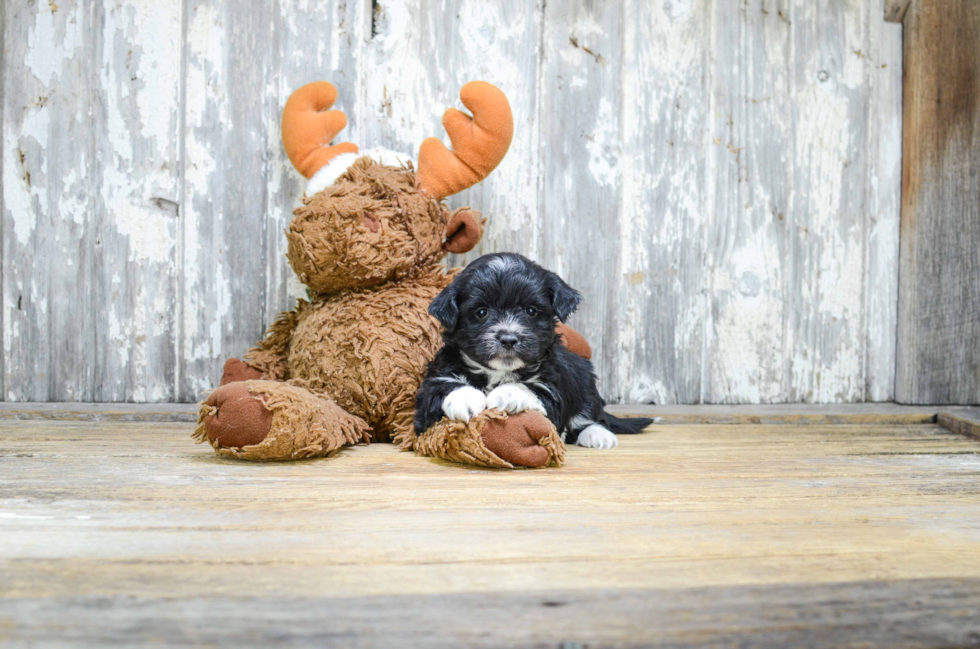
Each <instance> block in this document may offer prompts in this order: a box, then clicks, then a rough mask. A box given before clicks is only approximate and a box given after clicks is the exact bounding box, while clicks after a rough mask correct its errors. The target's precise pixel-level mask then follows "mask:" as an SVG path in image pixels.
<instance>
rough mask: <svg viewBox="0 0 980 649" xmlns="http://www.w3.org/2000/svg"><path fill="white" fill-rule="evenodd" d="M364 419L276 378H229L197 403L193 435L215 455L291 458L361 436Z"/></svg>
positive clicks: (319, 453)
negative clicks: (204, 400)
mask: <svg viewBox="0 0 980 649" xmlns="http://www.w3.org/2000/svg"><path fill="white" fill-rule="evenodd" d="M369 436H370V427H369V426H368V425H367V423H366V422H365V421H364V420H362V419H360V418H359V417H355V416H354V415H351V414H350V413H348V412H346V411H345V410H343V409H342V408H341V407H340V406H338V405H337V404H336V403H334V402H333V401H332V400H330V399H328V398H326V397H322V396H319V395H317V394H314V393H312V392H310V391H309V390H306V389H305V388H302V387H298V386H295V385H290V384H288V383H279V382H276V381H245V382H239V383H229V384H228V385H226V386H222V387H220V388H218V389H217V390H215V391H214V392H212V393H211V395H210V396H209V397H208V400H207V401H206V402H204V403H203V404H201V411H200V414H199V415H198V427H197V429H196V430H195V431H194V437H195V438H197V440H198V442H203V441H205V440H207V441H208V442H210V443H211V446H212V447H214V450H215V452H217V453H218V455H223V456H226V457H234V458H239V459H243V460H296V459H300V458H307V457H323V456H326V455H331V454H333V453H334V452H336V451H337V450H338V449H340V448H341V447H343V446H346V445H348V444H356V443H358V442H362V441H367V440H368V439H369Z"/></svg>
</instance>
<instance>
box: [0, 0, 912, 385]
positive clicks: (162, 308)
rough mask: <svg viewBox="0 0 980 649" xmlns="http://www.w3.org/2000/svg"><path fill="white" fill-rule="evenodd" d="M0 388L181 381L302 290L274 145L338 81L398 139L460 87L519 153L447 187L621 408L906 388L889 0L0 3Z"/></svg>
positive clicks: (420, 131)
mask: <svg viewBox="0 0 980 649" xmlns="http://www.w3.org/2000/svg"><path fill="white" fill-rule="evenodd" d="M2 11H3V52H4V59H3V70H4V82H3V129H4V140H3V146H4V150H3V158H2V161H3V184H2V192H3V196H2V198H3V219H2V227H3V234H4V236H3V281H2V290H3V310H2V329H3V350H2V352H3V354H2V372H3V395H2V396H3V399H5V400H11V401H13V400H37V401H48V400H65V401H73V400H82V401H168V400H178V401H193V400H195V399H197V398H198V397H199V396H200V394H201V392H202V391H203V390H205V389H207V388H210V387H212V386H213V385H214V383H215V381H216V380H217V378H218V376H219V372H220V366H221V363H222V362H223V360H224V359H225V358H226V357H227V356H229V355H236V354H240V353H241V352H242V351H243V350H244V349H245V348H246V347H248V346H249V345H250V344H252V343H253V342H254V341H255V340H256V339H258V338H259V337H260V336H261V335H262V333H263V330H264V327H265V326H266V325H267V324H268V323H269V322H270V321H271V320H272V318H273V317H274V315H275V313H276V312H277V311H279V310H281V309H283V308H286V307H288V306H289V305H290V304H291V301H292V299H293V298H294V297H295V296H298V295H301V294H302V287H301V286H299V285H297V283H296V281H295V279H294V278H293V277H292V274H291V272H290V270H289V268H288V266H287V265H286V263H285V261H284V257H283V253H284V243H285V242H284V238H283V236H282V230H283V228H284V227H285V226H286V224H287V223H288V221H289V218H290V212H291V210H292V208H293V207H294V206H295V204H296V203H297V199H298V197H299V195H300V193H301V191H302V183H301V182H300V178H299V176H298V175H297V174H296V173H295V172H294V171H293V170H291V169H290V168H289V167H288V164H287V162H286V160H285V156H284V154H283V152H282V149H281V146H280V142H279V136H278V115H279V111H280V110H281V107H282V105H283V103H284V102H285V99H286V97H287V96H288V95H289V93H290V92H291V91H292V90H293V89H294V88H296V87H298V86H299V85H301V84H303V83H306V82H309V81H312V80H316V79H329V80H331V81H333V82H334V83H335V84H336V85H337V86H338V88H339V89H340V93H341V98H340V104H341V108H343V109H344V110H345V111H346V112H347V115H348V119H349V126H348V129H347V131H346V133H345V134H344V137H345V138H346V139H349V140H351V141H353V142H357V143H359V144H361V145H362V146H373V145H379V144H380V145H384V146H388V147H391V148H395V149H400V150H405V151H415V150H416V148H417V146H418V144H419V143H420V142H421V140H422V139H423V138H424V137H425V136H427V135H433V134H434V135H438V136H442V135H443V133H442V130H441V126H440V123H439V118H440V115H441V112H442V110H443V109H444V107H446V106H451V105H458V100H457V99H456V93H457V91H458V89H459V87H460V86H461V85H462V84H463V83H464V82H465V81H467V80H469V79H474V78H480V79H486V80H489V81H492V82H494V83H496V84H498V85H499V86H501V87H502V88H504V89H505V90H506V92H507V93H508V95H509V97H510V98H511V101H512V104H513V107H514V115H515V121H516V137H515V142H514V145H513V147H512V149H511V151H510V153H509V155H508V157H507V159H506V160H505V161H504V162H503V164H502V165H501V166H500V168H499V169H498V170H497V171H496V172H494V174H493V175H492V176H491V177H490V178H489V179H488V180H487V181H486V182H485V183H483V184H482V185H481V186H478V187H476V188H473V189H471V190H469V191H468V192H465V193H464V194H462V195H460V196H457V197H455V198H453V199H451V203H452V204H453V205H461V204H471V205H473V206H476V207H479V208H480V209H481V210H483V212H484V213H485V214H486V215H487V216H488V217H489V218H490V222H489V227H488V230H487V233H486V236H485V237H484V240H483V242H482V244H481V246H480V247H479V248H478V249H477V250H475V251H473V252H472V253H470V254H469V255H466V256H465V257H464V258H454V259H453V260H452V261H453V263H462V262H464V261H466V260H468V259H471V258H473V257H475V256H476V255H478V254H481V253H484V252H489V251H494V250H515V251H519V252H523V253H524V254H527V255H529V256H531V257H533V258H535V259H538V260H540V261H541V262H542V263H544V264H546V265H548V266H550V267H552V268H553V269H555V270H556V271H558V272H560V273H562V274H563V275H564V276H565V277H566V278H567V279H568V280H569V281H570V282H571V283H572V284H573V285H574V286H576V287H577V288H579V289H580V290H582V292H583V293H584V294H585V303H584V305H583V307H582V308H581V310H580V312H579V313H578V314H576V315H575V316H574V319H573V323H572V324H573V325H574V326H576V327H577V328H579V329H581V330H582V331H583V333H585V335H586V336H587V337H588V338H589V340H590V341H591V342H592V345H593V348H594V350H595V360H596V370H597V373H598V375H599V377H600V381H601V384H602V388H603V392H604V393H605V394H606V395H608V397H609V398H610V400H612V401H618V402H634V403H639V402H656V403H742V402H750V403H759V402H762V403H766V402H796V401H805V402H849V401H864V400H874V401H881V400H889V399H891V398H893V396H894V383H895V344H896V318H897V315H896V314H897V299H898V298H897V291H898V247H899V246H898V232H899V203H900V182H901V179H900V174H901V109H902V105H901V67H902V65H901V57H902V41H901V27H900V26H899V25H894V24H889V23H886V22H885V21H884V20H883V16H884V12H885V2H884V0H866V1H859V0H833V1H828V2H820V3H815V2H803V1H801V0H795V1H794V0H744V1H742V2H729V1H727V0H657V1H656V2H649V1H648V0H626V1H624V2H594V1H591V0H549V1H548V2H547V3H545V2H544V1H543V0H504V1H501V2H496V1H494V2H491V1H489V0H481V1H474V0H466V1H463V2H458V3H446V2H442V1H436V0H399V1H395V0H378V1H376V2H373V3H372V2H371V1H370V0H356V1H355V0H346V1H344V0H332V1H329V2H328V1H324V2H313V1H311V0H274V1H259V0H249V1H247V2H246V1H240V0H239V1H235V2H232V1H231V0H225V1H221V2H217V1H212V2H203V1H200V0H184V1H183V2H181V3H177V2H173V3H166V2H165V3H161V2H152V1H150V0H119V1H117V2H115V3H111V4H110V3H101V2H95V1H93V0H86V1H81V2H74V1H71V0H61V1H60V2H47V1H46V0H34V1H28V0H17V1H12V2H5V3H3V9H2Z"/></svg>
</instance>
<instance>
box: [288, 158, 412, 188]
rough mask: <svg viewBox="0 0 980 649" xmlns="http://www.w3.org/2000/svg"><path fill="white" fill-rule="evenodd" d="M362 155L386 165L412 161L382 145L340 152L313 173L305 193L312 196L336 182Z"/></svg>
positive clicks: (400, 164)
mask: <svg viewBox="0 0 980 649" xmlns="http://www.w3.org/2000/svg"><path fill="white" fill-rule="evenodd" d="M364 156H368V157H369V158H371V159H372V160H374V161H375V162H377V163H378V164H382V165H385V166H386V167H404V166H405V165H407V164H408V163H409V162H413V160H412V156H409V155H405V154H403V153H397V152H395V151H391V150H389V149H384V148H382V147H375V148H373V149H369V150H367V151H360V152H359V153H341V154H340V155H336V156H334V157H333V158H332V159H331V160H330V162H328V163H327V164H326V166H324V167H321V168H320V170H319V171H317V172H316V173H315V174H313V176H312V177H311V178H310V180H309V182H308V183H307V184H306V195H307V196H313V195H314V194H318V193H320V192H322V191H323V190H324V189H326V188H327V187H329V186H330V185H332V184H334V183H335V182H337V179H338V178H340V177H341V176H342V175H344V173H345V172H346V171H347V170H348V169H350V166H351V165H352V164H354V163H355V162H356V161H357V160H358V159H360V158H363V157H364Z"/></svg>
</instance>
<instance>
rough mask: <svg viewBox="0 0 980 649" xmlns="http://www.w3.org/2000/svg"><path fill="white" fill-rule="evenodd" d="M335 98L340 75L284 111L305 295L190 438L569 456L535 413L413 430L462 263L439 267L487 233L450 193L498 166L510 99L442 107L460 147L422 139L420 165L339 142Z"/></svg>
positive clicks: (291, 450)
mask: <svg viewBox="0 0 980 649" xmlns="http://www.w3.org/2000/svg"><path fill="white" fill-rule="evenodd" d="M336 99H337V91H336V89H335V88H334V87H333V85H331V84H330V83H327V82H318V83H311V84H309V85H306V86H304V87H302V88H300V89H299V90H297V91H296V92H295V93H293V95H292V96H291V97H290V98H289V100H288V101H287V102H286V106H285V108H284V110H283V115H282V140H283V145H284V147H285V149H286V153H287V154H288V155H289V159H290V160H291V161H292V163H293V165H294V166H295V167H296V169H297V170H298V171H299V172H300V173H301V174H303V175H304V176H305V177H306V178H308V179H309V182H308V185H307V188H306V195H305V197H304V198H303V204H302V206H300V207H298V208H297V209H296V210H295V211H294V213H293V214H294V216H293V220H292V222H291V223H290V224H289V229H288V230H287V231H286V237H287V239H288V242H289V247H288V252H287V255H286V256H287V258H288V259H289V263H290V265H291V266H292V268H293V270H294V271H295V272H296V274H297V276H298V277H299V279H300V281H302V282H303V283H304V284H305V285H306V286H307V288H308V292H309V298H310V299H309V300H308V301H307V300H299V301H298V303H297V306H296V308H295V309H293V310H292V311H287V312H285V313H282V314H280V315H279V317H278V318H277V319H276V321H275V322H274V323H273V324H272V326H271V327H269V330H268V332H267V333H266V336H265V338H264V339H263V340H262V341H260V342H259V344H258V346H256V347H254V348H252V349H251V350H250V351H249V352H248V353H247V354H245V357H244V360H239V359H237V358H231V359H229V360H228V361H227V363H225V367H224V375H223V376H222V378H221V383H220V387H219V388H217V389H216V390H214V391H213V392H212V393H211V394H210V395H209V396H208V397H207V400H206V401H205V402H204V403H202V405H201V411H200V415H199V418H198V426H197V428H196V430H195V431H194V437H195V438H196V439H197V441H198V442H203V441H205V440H207V441H208V442H210V444H211V445H212V446H213V447H214V449H215V451H216V452H217V453H218V454H219V455H222V456H225V457H233V458H241V459H245V460H291V459H299V458H309V457H323V456H329V455H332V454H334V453H336V452H337V451H338V450H339V449H341V448H343V447H344V446H347V445H351V444H360V443H369V442H385V441H391V442H393V443H395V444H397V445H398V446H399V447H400V448H402V449H406V450H408V449H414V450H415V451H416V452H417V453H418V454H419V455H422V456H434V457H440V458H443V459H446V460H450V461H454V462H462V463H466V464H473V465H479V466H488V467H514V466H524V467H541V466H558V465H561V463H562V462H563V457H564V451H565V449H564V445H563V444H562V441H561V439H560V438H559V436H558V434H557V432H556V431H555V427H554V426H553V425H552V424H551V422H550V421H549V420H548V419H546V418H545V417H544V416H543V415H541V414H540V413H538V412H523V413H518V414H511V415H509V416H508V415H507V414H506V413H503V412H500V411H497V410H487V411H484V412H483V413H481V414H479V415H477V416H476V417H473V418H472V419H470V421H468V422H461V421H454V420H449V419H446V418H444V419H443V420H441V421H440V422H438V423H437V424H435V425H434V426H433V427H432V428H430V429H429V430H427V431H426V432H425V433H424V434H422V435H416V433H415V430H414V428H413V424H412V417H413V412H414V402H415V394H416V391H417V390H418V387H419V385H420V383H421V380H422V377H423V375H424V373H425V370H426V367H427V365H428V363H429V361H430V360H431V359H432V357H433V356H434V355H435V353H436V351H438V349H439V348H440V347H441V346H442V338H441V329H440V325H439V324H438V322H437V321H436V320H435V318H433V317H431V316H430V315H429V313H428V306H429V303H430V302H431V301H432V299H433V298H434V297H435V296H436V295H437V294H438V293H439V292H440V291H441V290H442V289H444V288H445V287H446V286H448V285H449V283H450V281H451V280H452V278H453V276H454V275H455V272H456V271H449V272H447V271H446V269H445V267H444V265H443V264H442V263H441V262H442V261H443V259H444V258H445V256H446V255H447V254H448V253H450V252H453V253H463V252H467V251H469V250H471V249H472V248H473V247H474V246H475V245H476V244H477V242H478V241H479V240H480V237H481V236H482V225H483V221H482V219H481V218H480V215H479V213H477V212H475V211H473V210H471V209H469V208H466V207H464V208H461V209H458V210H455V211H451V210H450V209H449V208H448V207H447V206H446V205H445V203H444V202H443V199H445V198H446V197H447V196H451V195H452V194H455V193H457V192H460V191H462V190H464V189H466V188H467V187H470V186H472V185H474V184H476V183H478V182H480V181H481V180H483V179H484V178H485V177H486V176H487V175H488V174H489V173H490V172H491V171H493V169H494V168H495V167H496V166H497V165H498V164H499V163H500V161H501V160H502V159H503V157H504V154H505V153H506V152H507V148H508V147H509V146H510V141H511V137H512V135H513V130H514V126H513V117H512V116H511V110H510V105H509V104H508V102H507V98H506V97H505V96H504V94H503V93H502V92H501V91H500V90H498V89H497V88H496V87H494V86H492V85H490V84H488V83H484V82H480V81H473V82H470V83H468V84H466V85H465V86H464V87H463V88H462V90H461V92H460V99H461V100H462V102H463V104H464V105H465V106H466V108H468V109H469V110H470V111H471V112H472V113H473V116H472V117H470V116H469V115H467V114H466V113H463V112H461V111H458V110H455V109H452V108H450V109H448V110H447V111H446V113H445V115H444V116H443V126H444V127H445V129H446V132H447V133H448V134H449V137H450V140H451V141H452V145H453V149H452V150H449V149H447V148H446V147H445V146H444V145H443V144H442V143H441V142H440V141H439V140H438V139H436V138H428V139H427V140H425V141H424V142H423V143H422V146H421V148H420V150H419V156H418V168H417V170H415V169H414V168H413V164H412V161H411V160H410V159H409V158H408V157H407V156H402V155H400V154H397V153H394V152H392V151H388V150H385V149H380V148H378V149H374V150H371V151H368V152H364V153H359V152H358V147H357V146H356V145H354V144H351V143H349V142H344V143H342V144H337V145H334V146H330V145H329V143H330V141H331V140H332V139H333V138H334V137H336V136H337V134H338V133H339V132H340V131H341V130H342V129H343V128H344V127H345V126H346V124H347V119H346V117H345V116H344V113H342V112H341V111H338V110H329V109H330V108H331V107H332V106H333V104H334V102H335V101H336ZM558 327H559V329H560V333H561V334H562V338H563V341H564V342H565V344H566V345H567V346H568V347H569V348H570V349H572V350H573V351H576V352H578V353H580V354H582V355H586V356H587V355H588V354H589V350H588V344H587V343H586V342H585V340H584V339H583V338H582V337H581V336H580V335H579V334H577V333H576V332H575V331H574V330H572V329H569V328H567V327H565V326H564V325H562V324H558Z"/></svg>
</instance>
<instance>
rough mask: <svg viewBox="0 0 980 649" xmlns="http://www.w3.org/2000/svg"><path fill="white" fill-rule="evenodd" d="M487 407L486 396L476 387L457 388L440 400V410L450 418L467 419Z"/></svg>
mask: <svg viewBox="0 0 980 649" xmlns="http://www.w3.org/2000/svg"><path fill="white" fill-rule="evenodd" d="M486 407H487V398H486V397H485V396H484V395H483V393H482V392H480V391H479V390H477V389H476V388H471V387H470V386H466V387H465V388H457V389H455V390H453V391H452V392H450V393H449V396H447V397H446V398H445V399H443V400H442V411H443V412H444V413H446V416H447V417H449V418H450V419H457V420H459V421H469V420H470V417H473V416H474V415H478V414H480V413H481V412H483V411H484V410H485V409H486Z"/></svg>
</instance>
